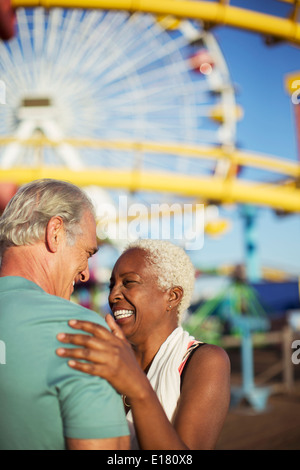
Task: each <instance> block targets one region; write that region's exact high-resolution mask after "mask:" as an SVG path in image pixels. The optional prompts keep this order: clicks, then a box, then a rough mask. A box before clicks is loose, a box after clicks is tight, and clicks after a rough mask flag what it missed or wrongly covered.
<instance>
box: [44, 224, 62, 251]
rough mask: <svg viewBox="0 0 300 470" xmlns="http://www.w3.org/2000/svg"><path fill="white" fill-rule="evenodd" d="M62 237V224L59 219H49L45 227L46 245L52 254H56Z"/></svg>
mask: <svg viewBox="0 0 300 470" xmlns="http://www.w3.org/2000/svg"><path fill="white" fill-rule="evenodd" d="M63 235H64V222H63V220H62V218H61V217H59V216H55V217H51V219H50V220H49V222H48V225H47V227H46V244H47V247H48V249H49V251H51V252H52V253H56V251H57V248H58V245H59V243H60V241H61V239H62V237H63Z"/></svg>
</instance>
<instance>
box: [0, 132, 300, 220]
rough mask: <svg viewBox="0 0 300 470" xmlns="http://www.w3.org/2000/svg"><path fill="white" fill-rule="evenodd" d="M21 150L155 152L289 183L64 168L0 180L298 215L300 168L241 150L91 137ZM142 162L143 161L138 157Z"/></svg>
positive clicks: (24, 171)
mask: <svg viewBox="0 0 300 470" xmlns="http://www.w3.org/2000/svg"><path fill="white" fill-rule="evenodd" d="M12 142H16V138H14V137H1V138H0V145H7V144H9V143H12ZM19 143H20V144H22V146H24V145H28V146H37V147H43V146H58V145H61V144H62V143H65V144H69V145H73V146H77V147H83V148H87V147H90V148H94V149H101V148H103V149H118V150H119V151H129V150H130V151H137V152H138V153H139V154H140V155H142V154H143V152H153V153H157V154H163V153H166V154H173V155H179V156H181V157H187V158H188V157H189V158H191V157H192V158H202V159H214V160H216V161H217V160H218V159H222V160H224V159H225V160H226V159H228V161H229V162H230V164H232V165H243V166H249V167H253V168H256V169H264V170H267V171H271V172H277V173H278V174H280V175H281V177H282V178H283V179H288V178H289V179H290V181H291V183H290V184H280V185H278V184H272V183H261V182H254V181H246V180H242V179H237V178H235V177H234V176H232V175H231V172H230V171H229V172H228V175H231V176H228V177H227V178H224V177H223V176H222V177H218V176H213V177H212V176H203V175H201V174H200V175H197V176H191V175H183V174H176V173H171V172H168V171H142V170H139V169H135V168H131V169H126V170H120V169H117V168H89V169H84V170H79V171H73V170H70V169H69V168H68V169H67V168H54V167H52V166H41V167H35V168H30V167H13V168H9V169H1V172H0V181H13V182H15V183H17V184H24V183H26V182H28V181H31V180H33V179H37V178H43V177H47V178H58V179H63V180H69V181H72V182H73V183H75V184H77V185H79V186H87V185H94V184H95V185H99V186H102V187H107V188H124V189H127V190H130V191H156V192H168V193H174V194H181V195H183V196H188V197H197V198H204V199H206V200H213V201H218V202H221V203H245V204H247V203H249V204H257V205H262V206H268V207H272V208H274V209H278V210H284V211H288V212H300V188H298V187H297V181H298V180H299V178H300V166H299V164H297V163H294V162H288V161H286V160H283V159H278V158H272V157H267V156H260V155H257V154H253V153H247V152H245V153H243V152H241V151H232V152H230V151H228V150H227V151H226V150H225V149H222V148H215V147H198V146H197V147H192V146H183V145H175V144H170V143H154V142H148V143H147V142H130V141H118V142H111V141H104V140H96V139H64V140H63V141H59V142H58V141H51V140H49V139H45V138H31V139H28V140H22V141H19ZM141 158H142V157H141Z"/></svg>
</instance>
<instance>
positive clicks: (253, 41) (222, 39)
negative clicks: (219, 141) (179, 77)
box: [196, 0, 300, 275]
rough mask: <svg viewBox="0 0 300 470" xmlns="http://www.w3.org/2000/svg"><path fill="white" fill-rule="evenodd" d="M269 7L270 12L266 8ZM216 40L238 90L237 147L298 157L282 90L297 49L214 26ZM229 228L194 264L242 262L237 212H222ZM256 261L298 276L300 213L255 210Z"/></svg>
mask: <svg viewBox="0 0 300 470" xmlns="http://www.w3.org/2000/svg"><path fill="white" fill-rule="evenodd" d="M233 3H234V4H235V5H237V6H238V2H233ZM239 4H240V6H243V7H244V8H250V5H251V7H252V8H253V5H256V8H259V9H260V10H261V11H265V12H271V11H272V12H273V13H275V12H276V13H277V14H279V15H280V14H282V15H283V16H284V12H285V11H288V9H287V8H290V5H287V4H283V3H281V2H277V1H274V0H269V1H268V0H262V1H260V2H253V1H251V2H245V1H244V2H239ZM270 7H271V9H270ZM214 32H215V36H216V38H217V40H218V42H219V45H220V47H221V49H222V51H223V54H224V57H225V59H226V61H227V64H228V67H229V70H230V74H231V77H232V81H233V82H234V83H235V84H236V87H237V101H238V103H239V104H240V105H241V106H242V108H243V110H244V117H243V119H242V120H241V121H240V123H239V124H238V129H237V142H238V145H239V146H240V148H241V149H244V150H251V151H255V152H261V153H263V154H268V155H272V156H277V157H279V158H286V159H290V160H293V161H296V160H297V159H298V155H297V145H296V135H295V121H294V115H293V107H292V103H291V99H290V97H289V95H288V94H287V92H286V90H285V87H284V79H285V76H286V74H288V73H290V72H294V71H298V70H299V71H300V48H299V47H297V46H293V45H290V44H287V43H280V44H277V45H275V46H267V45H265V43H264V40H263V38H262V37H261V36H260V35H258V34H255V33H250V32H246V31H241V30H236V29H233V28H229V27H217V28H216V29H215V30H214ZM222 212H223V215H225V216H226V217H229V218H230V219H231V220H232V229H231V230H230V232H228V233H227V234H226V235H224V236H223V237H222V238H221V239H219V240H213V239H210V238H209V237H207V236H206V237H205V243H204V248H203V249H202V250H201V253H199V254H198V255H197V256H196V257H197V261H196V262H197V264H199V265H200V266H201V265H204V266H217V265H220V264H227V263H229V264H230V263H240V262H243V260H244V246H243V241H244V238H243V228H242V219H241V216H240V211H239V210H238V209H237V208H235V209H234V210H230V211H227V210H223V211H222ZM257 233H258V248H259V260H260V264H261V265H262V266H268V267H273V268H277V269H282V270H284V271H287V272H290V273H293V274H296V275H300V246H299V245H300V215H299V214H298V215H291V216H287V217H282V218H280V217H278V216H276V215H275V213H274V212H273V211H271V210H269V209H262V208H260V209H259V210H258V218H257Z"/></svg>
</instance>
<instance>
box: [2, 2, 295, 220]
mask: <svg viewBox="0 0 300 470" xmlns="http://www.w3.org/2000/svg"><path fill="white" fill-rule="evenodd" d="M288 3H291V4H293V5H294V7H293V11H292V12H291V15H290V18H287V19H284V18H279V17H276V16H274V15H268V14H263V13H259V12H256V11H252V10H247V9H243V8H237V7H234V6H231V5H230V4H229V1H228V0H227V1H226V0H223V1H222V0H220V2H217V1H215V2H207V1H206V2H205V1H197V2H194V1H190V0H176V1H174V0H163V1H161V0H106V1H105V0H85V1H83V0H12V5H13V6H14V7H15V8H18V7H38V6H42V7H45V8H54V7H61V8H85V9H108V10H127V11H130V12H144V13H151V14H154V15H160V16H161V15H171V16H174V17H177V18H179V19H181V18H189V19H196V20H200V21H203V22H204V23H206V24H208V25H226V26H231V27H235V28H239V29H245V30H249V31H252V32H255V33H261V34H263V35H265V36H268V37H272V38H275V39H282V40H285V41H289V42H292V43H296V44H297V43H298V44H299V43H300V24H299V23H298V22H297V17H298V6H299V2H298V1H295V2H293V1H292V0H290V1H288ZM13 141H14V142H15V141H16V140H15V138H13V137H2V138H1V140H0V145H7V144H9V143H11V142H13ZM20 143H21V144H22V145H30V146H32V145H33V146H40V147H43V146H49V145H50V146H56V145H60V144H61V143H62V142H53V141H49V140H47V139H28V140H27V141H22V142H20ZM64 143H68V144H70V145H76V146H79V147H94V148H106V149H113V148H114V149H118V150H123V151H129V150H131V151H137V152H141V153H142V152H156V153H168V154H174V155H180V156H181V157H189V158H205V159H215V160H218V159H223V160H224V159H225V160H226V159H227V160H228V161H229V162H230V164H231V165H232V166H234V165H243V166H250V167H254V168H260V169H265V170H269V171H272V172H277V173H278V174H280V175H282V178H283V179H286V178H290V179H291V182H290V183H287V184H284V183H283V184H280V185H279V184H272V183H259V182H254V181H252V182H251V181H245V180H242V179H237V178H235V177H234V176H232V174H231V173H230V171H229V172H228V175H231V176H229V177H228V178H224V177H218V176H216V175H215V176H213V177H206V176H203V175H199V176H191V175H179V174H175V173H171V172H158V171H157V172H154V171H152V172H150V171H147V172H145V171H140V170H137V169H127V170H118V169H116V168H110V169H108V168H96V169H95V168H90V169H85V170H80V171H72V170H70V169H65V168H53V167H45V166H41V167H36V168H29V167H22V168H21V167H19V168H16V167H14V168H10V169H1V172H0V181H14V182H16V183H17V184H23V183H25V182H27V181H30V180H32V179H36V178H42V177H48V178H49V177H53V178H58V179H64V180H69V181H72V182H74V183H75V184H78V185H80V186H84V185H91V184H97V185H100V186H103V187H110V188H124V189H128V190H131V191H159V192H169V193H175V194H181V195H183V196H193V197H199V198H204V199H206V200H214V201H218V202H222V203H224V202H229V203H249V204H257V205H263V206H268V207H272V208H274V209H278V210H283V211H287V212H300V188H299V184H298V183H299V179H300V166H299V164H297V163H293V162H289V161H286V160H283V159H278V158H271V157H267V156H262V155H257V154H253V153H247V152H241V151H237V150H234V151H228V149H222V148H215V147H209V148H208V147H189V146H178V145H175V144H170V143H159V144H157V143H150V142H128V141H126V142H122V141H119V142H114V143H113V142H106V141H99V140H87V139H77V140H76V139H65V140H64Z"/></svg>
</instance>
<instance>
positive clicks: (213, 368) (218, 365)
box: [181, 343, 230, 380]
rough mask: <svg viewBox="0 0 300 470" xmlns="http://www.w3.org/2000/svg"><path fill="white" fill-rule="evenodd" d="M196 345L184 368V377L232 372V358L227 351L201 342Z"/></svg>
mask: <svg viewBox="0 0 300 470" xmlns="http://www.w3.org/2000/svg"><path fill="white" fill-rule="evenodd" d="M199 346H200V347H196V348H195V349H194V350H193V352H192V354H190V357H189V358H188V361H187V362H186V364H185V367H184V369H183V372H184V373H182V377H181V379H182V380H183V377H186V378H188V377H189V376H190V377H191V378H194V379H195V378H196V376H202V375H203V374H205V376H211V375H215V374H217V375H218V374H222V375H223V374H225V375H229V374H230V360H229V356H228V354H227V352H226V351H225V350H224V349H223V348H222V347H220V346H217V345H215V344H209V343H200V344H199Z"/></svg>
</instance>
